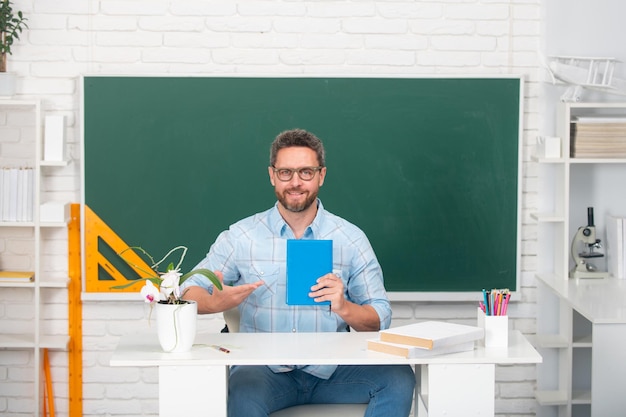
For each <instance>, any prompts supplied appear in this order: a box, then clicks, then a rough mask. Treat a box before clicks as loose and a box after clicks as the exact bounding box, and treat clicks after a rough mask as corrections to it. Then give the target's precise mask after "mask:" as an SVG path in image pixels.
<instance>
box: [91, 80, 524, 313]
mask: <svg viewBox="0 0 626 417" xmlns="http://www.w3.org/2000/svg"><path fill="white" fill-rule="evenodd" d="M190 78H191V79H193V80H195V81H198V82H201V81H203V80H216V79H228V80H235V81H237V80H238V81H244V80H248V79H250V78H253V79H256V80H261V82H262V81H263V80H270V81H271V80H326V81H328V80H330V81H333V80H344V81H346V80H347V81H350V80H354V81H355V82H357V83H358V82H359V81H360V80H379V81H380V82H381V83H383V85H384V83H385V82H386V80H406V81H410V80H421V81H425V82H428V81H432V82H437V81H441V80H451V81H459V80H461V81H463V80H465V81H467V82H470V83H471V82H474V81H481V80H482V81H494V82H495V81H502V80H507V81H509V82H513V83H514V84H515V89H516V91H515V94H516V96H517V103H516V107H515V109H516V112H517V114H516V115H515V117H516V118H517V120H516V126H515V130H516V134H515V137H514V138H513V139H512V138H508V140H514V141H515V152H516V155H515V159H516V161H515V178H514V181H515V198H516V201H515V225H514V229H515V236H514V239H515V243H514V246H515V262H514V264H515V266H514V269H515V271H514V272H513V279H512V281H511V280H510V279H509V281H508V282H507V285H506V286H508V287H509V288H511V289H512V290H515V291H517V290H519V275H520V259H521V252H520V242H519V240H520V238H519V237H520V236H521V234H520V231H521V179H522V176H521V167H522V164H521V156H522V151H521V148H522V143H521V142H522V141H521V137H522V126H523V123H522V120H523V97H524V95H523V86H524V82H523V77H521V76H516V75H504V76H488V77H486V76H476V75H470V76H445V77H429V76H425V77H424V76H420V77H404V78H403V77H345V76H344V77H306V78H302V77H279V78H276V77H231V76H228V77H213V76H211V77H173V76H166V77H160V76H141V77H137V76H130V77H127V76H86V77H83V80H82V82H81V85H82V91H81V94H82V95H83V98H82V103H83V109H82V110H83V117H84V120H83V146H82V151H83V161H84V163H83V166H82V184H83V188H82V189H83V199H82V202H83V203H85V204H89V201H88V198H86V195H88V193H89V191H87V192H86V191H85V190H89V184H88V181H87V180H86V174H85V167H90V166H92V163H93V161H90V157H89V155H88V152H85V148H86V146H85V143H86V142H87V141H88V140H89V139H88V138H87V136H88V135H89V134H90V131H89V128H88V127H87V128H86V125H87V124H88V123H89V122H88V120H89V117H90V113H93V112H92V110H91V109H89V108H87V107H88V103H87V101H86V97H85V91H86V90H89V86H88V85H87V84H88V83H89V82H92V81H96V82H100V81H101V80H104V79H115V80H120V81H121V80H128V79H130V80H157V79H165V80H181V79H185V80H189V79H190ZM460 94H462V92H461V93H460ZM458 98H462V97H458ZM465 99H467V97H465ZM120 100H121V98H120ZM167 101H170V102H171V98H169V100H168V98H165V99H164V102H167ZM509 112H510V110H509ZM105 117H106V116H105ZM291 127H296V126H285V128H291ZM298 127H302V126H298ZM310 130H312V131H314V132H315V133H317V134H318V135H320V136H321V137H322V139H323V140H324V141H325V143H326V146H327V150H328V151H329V156H330V158H329V159H331V160H332V156H333V154H332V152H330V149H329V148H331V149H332V146H330V147H329V145H328V143H327V141H326V139H325V137H324V135H323V134H320V133H319V132H318V131H316V130H315V129H313V128H311V129H310ZM278 131H279V130H276V131H275V132H274V135H275V134H276V133H278ZM137 133H138V131H135V132H134V134H137ZM272 137H273V136H272ZM272 137H264V139H263V140H264V144H266V145H267V146H269V142H270V141H271V139H272ZM332 150H333V151H335V149H332ZM265 159H267V158H266V157H265ZM266 165H267V164H266ZM331 168H332V169H335V168H337V167H336V166H332V165H331V164H330V162H329V172H330V173H333V171H332V170H331ZM343 174H345V175H347V173H346V172H343ZM255 175H256V174H255ZM261 175H263V174H259V176H261ZM332 181H336V177H332V176H330V177H329V181H327V183H332ZM168 185H169V186H172V185H174V186H175V185H176V184H168ZM325 187H328V186H327V185H325ZM324 192H325V190H324V189H322V191H321V193H320V197H321V198H322V201H323V202H324V204H325V206H326V207H327V208H328V209H330V210H331V211H334V210H333V208H332V206H331V207H329V206H328V203H327V200H328V199H327V198H326V197H325V196H324ZM263 193H264V194H272V193H271V192H268V190H267V189H265V190H263ZM265 201H266V202H267V201H269V200H265ZM267 207H269V206H268V205H267V204H266V205H265V207H263V206H260V207H259V208H258V209H257V210H249V212H248V214H253V212H256V211H262V210H263V209H265V208H267ZM336 214H339V215H342V216H343V213H340V212H339V213H336ZM344 217H348V216H344ZM235 220H237V219H233V221H235ZM349 220H351V219H349ZM355 223H356V224H357V225H359V222H358V221H355ZM83 230H84V228H83ZM122 237H123V236H122ZM128 243H129V244H131V245H134V244H143V243H141V242H135V241H129V242H128ZM372 244H373V246H374V248H375V250H376V246H377V244H378V242H372ZM144 246H145V245H144ZM486 250H488V248H487V249H486ZM381 263H382V264H383V268H384V269H385V266H384V262H383V260H381ZM509 272H510V271H509ZM83 276H84V274H83ZM480 289H481V288H476V289H475V290H470V289H465V290H462V291H454V290H447V289H446V290H427V291H422V290H420V289H417V290H415V291H412V290H400V291H396V290H393V289H391V290H390V291H389V296H390V298H391V299H392V300H394V301H405V300H406V301H412V300H459V301H462V300H476V299H478V298H479V297H478V292H479V291H480Z"/></svg>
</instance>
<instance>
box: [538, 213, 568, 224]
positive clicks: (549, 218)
mask: <svg viewBox="0 0 626 417" xmlns="http://www.w3.org/2000/svg"><path fill="white" fill-rule="evenodd" d="M530 217H531V218H533V219H535V220H537V221H538V222H540V223H563V222H564V221H565V216H563V214H561V213H530Z"/></svg>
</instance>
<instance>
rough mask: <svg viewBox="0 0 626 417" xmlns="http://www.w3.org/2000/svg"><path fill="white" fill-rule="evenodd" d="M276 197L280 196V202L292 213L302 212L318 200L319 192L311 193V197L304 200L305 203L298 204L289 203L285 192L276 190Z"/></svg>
mask: <svg viewBox="0 0 626 417" xmlns="http://www.w3.org/2000/svg"><path fill="white" fill-rule="evenodd" d="M276 198H278V202H279V203H280V204H281V205H282V206H283V207H284V208H285V209H286V210H287V211H290V212H292V213H301V212H303V211H305V210H306V209H308V208H309V207H311V205H312V204H313V203H314V202H315V201H317V193H312V194H309V197H308V198H307V199H306V200H304V203H302V204H298V205H291V204H287V201H286V199H285V197H284V194H280V193H278V191H276Z"/></svg>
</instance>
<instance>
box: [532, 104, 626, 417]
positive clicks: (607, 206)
mask: <svg viewBox="0 0 626 417" xmlns="http://www.w3.org/2000/svg"><path fill="white" fill-rule="evenodd" d="M576 116H588V117H594V116H597V117H600V116H610V117H624V118H626V103H560V104H559V107H558V111H557V123H556V126H557V135H556V136H558V137H560V138H561V145H562V146H561V149H562V152H563V154H562V155H561V157H560V158H554V159H546V158H536V159H535V160H536V162H537V164H538V174H539V183H538V184H539V190H538V191H539V198H538V210H537V212H536V213H533V214H532V215H531V217H532V218H534V219H535V220H536V221H537V268H536V270H537V275H536V276H537V279H538V288H537V289H538V296H537V306H538V309H537V337H536V339H535V347H536V348H538V350H539V351H540V353H541V354H542V356H543V359H544V360H543V363H542V364H540V365H538V367H537V372H538V374H537V391H536V400H537V403H538V408H537V415H538V416H557V417H563V416H575V417H579V416H592V415H593V416H599V415H602V416H605V415H606V416H611V415H621V413H623V410H624V409H625V408H624V405H626V396H624V395H623V394H621V395H614V397H615V398H614V399H611V400H607V397H608V395H607V393H614V392H615V391H614V390H615V388H614V387H615V386H617V385H619V386H623V385H624V383H625V382H626V375H619V373H620V371H621V369H622V368H623V367H626V365H624V366H622V365H619V366H617V367H614V369H615V372H611V371H607V370H608V369H610V368H611V365H610V364H609V363H608V361H611V360H619V361H621V362H626V348H625V346H621V347H620V350H621V351H622V352H623V353H621V352H619V353H618V352H615V351H614V350H615V349H612V346H610V345H611V342H610V339H608V340H607V338H606V337H605V335H606V331H607V329H608V327H607V325H608V326H611V327H610V328H611V329H612V331H614V332H616V333H617V334H616V336H615V338H614V340H616V341H619V340H626V313H625V312H626V302H625V301H623V300H626V298H623V297H620V296H619V295H621V294H622V293H621V286H622V285H626V280H620V279H614V278H606V279H594V278H586V279H571V278H569V271H570V270H571V269H572V268H573V267H574V262H573V258H572V256H571V242H572V239H573V238H574V236H575V234H576V231H577V230H578V228H579V227H580V226H586V225H587V208H588V207H593V208H594V224H595V226H596V232H597V238H599V239H601V241H602V243H603V244H604V242H605V238H606V233H605V217H606V216H607V215H609V214H612V215H621V216H626V196H625V195H624V194H625V193H624V192H623V191H622V190H623V184H624V183H625V181H626V159H623V158H614V159H611V158H593V159H591V158H575V157H570V123H571V121H572V118H573V117H576ZM602 252H603V253H606V250H605V249H603V250H602ZM605 259H606V257H604V258H600V259H599V260H598V261H597V262H595V263H596V264H597V265H596V266H597V267H598V270H600V271H606V261H605ZM590 286H591V287H590ZM590 288H591V289H590ZM616 288H617V290H616ZM615 291H617V293H616V292H615ZM591 293H593V294H596V295H595V297H596V298H593V296H591V295H590V294H591ZM612 407H619V408H617V409H615V410H612ZM607 413H608V414H607Z"/></svg>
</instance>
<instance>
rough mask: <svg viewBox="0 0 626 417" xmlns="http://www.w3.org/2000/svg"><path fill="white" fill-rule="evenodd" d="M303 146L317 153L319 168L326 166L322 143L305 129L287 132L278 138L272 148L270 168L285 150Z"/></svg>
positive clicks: (280, 134)
mask: <svg viewBox="0 0 626 417" xmlns="http://www.w3.org/2000/svg"><path fill="white" fill-rule="evenodd" d="M292 146H302V147H305V148H309V149H312V150H314V151H315V153H316V154H317V163H318V164H319V166H321V167H323V166H326V155H325V152H324V145H323V144H322V141H321V140H320V139H319V138H318V137H317V136H315V135H314V134H313V133H311V132H307V131H306V130H304V129H292V130H285V131H284V132H281V133H279V134H278V136H276V139H274V142H272V146H271V148H270V166H274V164H275V163H276V154H278V151H280V150H281V149H283V148H290V147H292Z"/></svg>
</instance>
